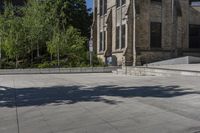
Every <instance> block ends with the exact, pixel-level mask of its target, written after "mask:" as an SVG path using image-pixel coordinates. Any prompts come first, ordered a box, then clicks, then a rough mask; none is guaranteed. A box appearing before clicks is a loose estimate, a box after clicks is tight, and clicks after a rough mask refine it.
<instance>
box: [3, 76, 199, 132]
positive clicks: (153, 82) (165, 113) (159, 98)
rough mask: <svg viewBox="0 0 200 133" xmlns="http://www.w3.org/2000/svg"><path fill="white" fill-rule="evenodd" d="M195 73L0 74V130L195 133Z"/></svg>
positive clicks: (197, 103) (196, 128)
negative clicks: (182, 74) (190, 75)
mask: <svg viewBox="0 0 200 133" xmlns="http://www.w3.org/2000/svg"><path fill="white" fill-rule="evenodd" d="M199 81H200V78H199V77H156V76H153V77H147V76H146V77H131V76H118V75H112V74H74V75H64V74H63V75H53V74H52V75H9V76H5V75H4V76H0V133H199V132H200V82H199Z"/></svg>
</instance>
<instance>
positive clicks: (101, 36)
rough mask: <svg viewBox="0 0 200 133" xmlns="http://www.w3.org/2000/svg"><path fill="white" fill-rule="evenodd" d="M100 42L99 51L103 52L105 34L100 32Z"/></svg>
mask: <svg viewBox="0 0 200 133" xmlns="http://www.w3.org/2000/svg"><path fill="white" fill-rule="evenodd" d="M99 41H100V42H99V51H103V32H100V38H99Z"/></svg>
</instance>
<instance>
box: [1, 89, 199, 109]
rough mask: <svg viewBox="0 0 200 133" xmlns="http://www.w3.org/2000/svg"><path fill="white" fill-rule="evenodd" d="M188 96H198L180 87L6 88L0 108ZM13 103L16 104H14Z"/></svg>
mask: <svg viewBox="0 0 200 133" xmlns="http://www.w3.org/2000/svg"><path fill="white" fill-rule="evenodd" d="M190 94H200V92H197V91H194V90H192V89H183V88H180V87H179V86H141V87H119V86H97V87H91V88H88V87H84V86H53V87H46V88H45V87H44V88H18V89H15V88H8V87H4V86H0V107H9V108H12V107H15V104H16V103H17V106H18V107H24V106H43V105H46V104H55V105H59V104H75V103H78V102H104V103H107V104H118V103H119V102H120V101H115V100H110V99H109V98H105V96H112V97H121V98H133V97H154V98H171V97H177V96H183V95H190ZM15 101H16V102H15Z"/></svg>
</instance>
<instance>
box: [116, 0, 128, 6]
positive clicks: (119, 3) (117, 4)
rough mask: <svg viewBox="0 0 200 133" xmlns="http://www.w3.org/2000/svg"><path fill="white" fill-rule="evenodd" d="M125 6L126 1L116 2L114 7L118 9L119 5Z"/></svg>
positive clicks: (117, 0)
mask: <svg viewBox="0 0 200 133" xmlns="http://www.w3.org/2000/svg"><path fill="white" fill-rule="evenodd" d="M124 4H126V0H116V6H117V7H120V6H121V5H124Z"/></svg>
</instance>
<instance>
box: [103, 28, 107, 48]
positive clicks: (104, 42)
mask: <svg viewBox="0 0 200 133" xmlns="http://www.w3.org/2000/svg"><path fill="white" fill-rule="evenodd" d="M103 33H104V37H103V51H105V49H106V32H105V31H104V32H103Z"/></svg>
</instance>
